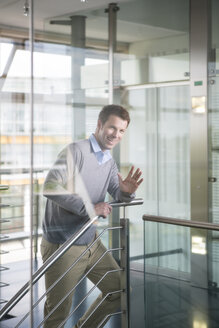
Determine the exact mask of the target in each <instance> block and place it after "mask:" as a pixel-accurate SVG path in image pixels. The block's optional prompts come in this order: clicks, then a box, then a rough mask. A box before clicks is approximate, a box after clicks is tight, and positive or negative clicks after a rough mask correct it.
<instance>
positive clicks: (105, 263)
mask: <svg viewBox="0 0 219 328" xmlns="http://www.w3.org/2000/svg"><path fill="white" fill-rule="evenodd" d="M58 248H59V245H58V244H52V243H49V242H48V241H46V240H45V239H44V238H43V239H42V242H41V254H42V258H43V261H45V260H46V259H47V258H48V257H49V256H51V255H52V254H53V253H54V252H55V251H56V250H57V249H58ZM86 248H87V246H72V247H71V248H70V249H69V250H68V251H67V252H66V253H65V254H64V255H63V256H62V257H61V258H60V259H59V260H58V261H57V262H56V263H54V264H53V265H52V266H51V268H50V269H49V270H48V272H47V273H46V274H45V284H46V289H48V288H49V286H51V284H53V283H54V282H55V281H56V280H57V279H58V278H59V277H60V276H61V275H62V274H63V273H64V272H65V271H66V270H67V269H68V268H69V267H70V266H71V264H72V263H73V262H74V261H75V260H76V259H77V258H78V257H79V256H80V255H81V254H82V253H83V251H84V250H85V249H86ZM105 251H106V248H105V247H104V246H103V244H102V242H101V241H100V240H98V241H97V243H96V244H95V245H93V246H92V248H91V249H90V250H89V251H88V252H87V253H86V255H84V256H83V257H82V258H81V260H80V261H79V262H78V263H77V264H76V265H75V266H74V267H73V269H71V270H70V271H69V272H68V273H67V275H65V277H64V278H62V280H61V281H60V282H59V283H58V284H57V285H56V286H55V287H54V288H53V289H52V290H51V291H50V292H49V293H48V294H47V299H46V302H45V306H44V317H46V316H47V314H48V313H49V312H50V311H51V310H52V309H53V307H54V306H55V305H56V304H57V303H58V302H59V301H60V300H61V299H62V298H63V297H64V296H65V295H66V294H67V293H68V292H69V291H70V290H71V289H72V288H73V287H74V286H75V285H76V283H77V282H78V281H79V279H80V278H81V277H82V276H83V275H84V274H85V273H86V272H87V271H88V270H89V269H90V268H91V267H92V265H93V264H94V263H95V262H96V261H97V260H98V259H99V258H100V257H101V255H102V254H103V253H104V252H105ZM115 269H119V266H118V264H117V263H116V261H115V260H114V258H113V257H112V255H111V254H110V253H106V254H105V256H104V257H103V258H102V259H101V261H100V262H98V264H97V265H96V266H95V267H94V269H93V270H92V271H91V272H90V273H89V274H88V276H87V277H88V278H89V279H90V280H91V281H92V282H93V283H94V284H96V283H97V282H98V281H99V280H100V279H101V278H102V277H103V276H104V275H105V274H106V272H107V271H109V270H115ZM98 288H99V289H100V291H101V294H100V295H99V296H98V298H97V299H96V300H95V301H94V303H93V304H92V305H91V306H90V308H89V309H88V311H87V312H86V313H85V314H84V315H83V317H82V318H81V319H80V320H79V321H78V323H77V325H76V326H75V327H77V328H79V327H83V328H97V327H98V324H99V323H100V322H101V321H102V320H103V319H104V318H105V317H106V316H107V315H108V314H110V313H113V312H115V311H116V310H117V309H118V308H119V306H120V293H117V294H112V295H108V296H107V298H106V299H105V300H104V301H103V302H102V303H101V305H100V306H99V307H98V309H97V310H96V311H95V313H94V314H92V315H91V316H90V317H89V315H90V314H91V313H92V311H93V309H94V308H95V307H96V306H97V305H98V304H99V303H100V302H101V301H102V300H103V298H104V297H105V296H106V295H107V294H108V293H110V292H112V291H115V290H120V272H116V273H115V272H114V273H109V274H106V276H105V277H104V279H103V280H102V281H101V282H100V283H99V284H98ZM72 296H73V293H71V294H70V295H69V296H68V298H67V299H66V300H65V301H64V303H62V304H61V305H60V306H59V307H58V308H57V309H56V310H55V311H54V313H53V314H52V315H51V316H50V317H49V318H48V319H47V320H46V322H45V324H44V328H57V327H58V326H59V325H60V324H61V323H62V321H63V320H64V319H65V318H66V317H67V315H68V314H69V311H70V309H71V304H72ZM88 317H89V318H88ZM87 318H88V319H87ZM62 327H64V326H62Z"/></svg>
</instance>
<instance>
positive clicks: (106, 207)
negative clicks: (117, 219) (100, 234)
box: [94, 202, 112, 218]
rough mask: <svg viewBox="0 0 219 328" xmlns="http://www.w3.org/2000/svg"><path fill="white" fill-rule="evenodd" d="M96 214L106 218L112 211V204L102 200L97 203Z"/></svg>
mask: <svg viewBox="0 0 219 328" xmlns="http://www.w3.org/2000/svg"><path fill="white" fill-rule="evenodd" d="M94 209H95V212H96V215H98V216H102V217H103V218H106V217H107V216H108V215H109V214H110V213H111V211H112V206H111V205H110V204H108V203H105V202H102V203H97V204H96V205H95V206H94Z"/></svg>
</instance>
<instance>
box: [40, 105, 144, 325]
mask: <svg viewBox="0 0 219 328" xmlns="http://www.w3.org/2000/svg"><path fill="white" fill-rule="evenodd" d="M129 122H130V117H129V113H128V112H127V110H126V109H124V108H123V107H122V106H117V105H108V106H105V107H104V108H103V109H102V111H101V112H100V114H99V118H98V122H97V128H96V131H95V133H94V134H93V135H91V137H90V138H89V139H86V140H81V141H77V142H74V143H72V144H70V145H68V146H67V147H66V148H65V149H64V150H63V151H62V152H61V153H60V155H59V157H58V159H57V161H56V163H55V165H54V166H53V168H52V169H51V170H50V171H49V173H48V175H47V177H46V180H45V184H44V195H45V196H46V197H47V203H46V209H45V217H44V221H43V239H42V244H41V252H42V258H43V261H45V260H46V259H47V258H48V257H49V256H50V255H51V254H52V253H53V252H54V251H56V250H57V249H58V248H59V246H60V244H62V243H64V242H65V241H66V240H67V239H68V238H69V237H71V236H72V234H74V233H75V232H77V231H78V230H79V229H80V228H81V227H82V226H83V225H84V224H85V223H86V221H87V220H88V219H89V217H92V216H96V215H98V216H101V217H104V218H106V217H107V216H108V215H109V214H110V213H111V210H112V207H111V206H110V204H109V203H107V202H105V197H106V194H107V192H108V193H109V194H110V195H111V196H112V197H113V198H114V199H115V200H118V201H131V199H133V198H134V193H135V191H136V190H137V188H138V186H139V185H140V184H141V182H142V180H143V179H141V174H142V173H141V171H140V170H139V169H137V170H136V171H135V172H134V167H132V168H131V170H130V172H129V173H128V176H127V177H126V178H125V179H124V180H123V178H122V176H121V174H120V173H118V169H117V166H116V163H115V161H114V160H113V158H112V156H111V154H110V150H111V149H113V147H114V146H116V144H118V143H119V142H120V141H121V139H122V137H123V135H124V133H125V131H126V129H127V127H128V125H129ZM95 237H96V225H95V224H94V225H92V226H91V227H90V228H89V229H88V230H87V231H86V232H85V233H84V234H83V235H82V236H81V237H80V238H79V239H78V240H77V242H76V243H75V244H74V245H73V246H72V247H71V248H70V249H69V250H68V251H67V252H66V253H65V254H64V255H63V256H62V257H61V258H60V259H59V260H58V261H57V262H56V263H55V264H54V265H53V266H52V267H51V268H50V269H49V270H48V272H47V273H46V276H45V280H46V288H47V289H48V288H49V286H50V285H52V284H53V283H54V282H55V281H56V280H57V279H58V278H59V277H60V276H61V275H62V274H63V273H64V272H65V271H66V270H67V269H68V268H69V267H70V265H71V264H72V263H73V262H74V261H75V260H76V258H78V257H79V256H80V254H82V253H83V251H84V250H85V249H86V248H87V245H89V244H90V243H92V242H93V241H94V239H95ZM104 252H105V248H104V246H103V244H102V243H101V241H100V240H99V241H98V242H97V243H96V244H95V245H94V246H92V248H91V249H90V251H89V252H88V253H87V254H86V255H85V256H83V257H82V258H81V260H80V261H79V262H78V263H77V264H76V266H74V268H73V269H72V270H70V271H69V272H68V273H67V275H66V276H65V277H64V278H63V279H62V280H61V281H60V282H59V283H58V284H57V286H56V287H54V288H53V289H52V290H51V291H50V292H49V293H48V295H47V300H46V302H45V307H44V315H45V317H46V316H47V314H48V313H49V312H50V311H51V310H52V309H53V307H54V306H55V305H56V304H57V303H58V302H59V301H60V300H61V299H62V298H63V297H64V296H65V295H66V294H67V293H68V292H69V291H70V290H71V289H72V287H73V286H75V284H76V283H77V282H78V281H79V279H80V278H81V277H82V276H83V275H84V274H85V273H86V272H88V270H89V269H90V268H91V267H92V266H93V265H94V263H95V262H96V261H97V259H98V258H100V257H101V255H102V254H103V253H104ZM118 268H119V267H118V264H117V263H116V261H115V260H114V259H113V257H112V256H111V254H109V253H107V254H106V255H105V256H104V257H103V258H102V259H101V261H100V262H98V264H97V265H96V266H95V267H94V269H93V270H92V271H91V272H89V274H88V278H89V279H90V280H91V281H92V282H93V283H94V284H97V283H98V281H99V280H100V279H101V278H102V277H103V276H104V275H105V273H106V272H107V271H109V270H115V269H118ZM98 288H99V289H100V291H101V294H100V295H99V297H98V298H97V300H96V301H95V302H94V303H93V304H92V305H91V307H90V308H89V309H88V311H87V312H86V313H85V314H84V316H83V317H82V318H81V319H80V320H79V321H78V323H77V325H76V326H75V327H77V328H79V327H80V326H83V327H84V328H96V327H98V324H100V323H101V321H102V320H103V319H104V318H105V317H106V316H107V315H108V314H109V313H113V312H115V311H116V310H117V308H118V307H119V305H120V295H119V294H109V295H108V297H106V299H104V296H106V295H107V294H108V293H110V291H114V290H119V289H120V275H119V272H114V273H111V274H107V275H105V277H104V279H102V280H101V281H100V282H99V283H98ZM71 300H72V294H70V295H69V296H68V298H67V299H66V300H65V301H64V303H63V304H61V305H60V306H59V307H58V309H57V310H56V311H54V313H53V314H52V315H51V316H50V317H49V318H48V319H47V320H46V323H45V325H44V327H45V328H56V327H58V326H59V325H60V324H61V323H62V322H63V320H64V319H65V318H66V317H67V315H68V313H69V311H70V308H71ZM96 306H97V310H96V312H95V313H94V314H93V313H92V312H93V309H94V308H95V307H96Z"/></svg>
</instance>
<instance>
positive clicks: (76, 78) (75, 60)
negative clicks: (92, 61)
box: [71, 16, 86, 140]
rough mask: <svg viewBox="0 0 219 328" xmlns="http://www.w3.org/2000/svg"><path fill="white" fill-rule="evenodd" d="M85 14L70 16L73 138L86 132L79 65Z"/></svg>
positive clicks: (83, 97) (76, 138) (82, 58)
mask: <svg viewBox="0 0 219 328" xmlns="http://www.w3.org/2000/svg"><path fill="white" fill-rule="evenodd" d="M85 20H86V17H85V16H72V17H71V46H72V49H71V58H72V70H71V71H72V74H71V77H72V97H73V103H72V107H73V126H74V136H73V139H74V140H78V139H83V138H84V137H85V134H86V126H85V124H86V113H85V112H86V110H85V90H82V89H81V67H82V66H83V65H84V63H85Z"/></svg>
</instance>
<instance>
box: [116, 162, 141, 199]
mask: <svg viewBox="0 0 219 328" xmlns="http://www.w3.org/2000/svg"><path fill="white" fill-rule="evenodd" d="M141 175H142V172H141V170H140V169H137V170H136V171H135V172H134V166H132V167H131V170H130V171H129V173H128V175H127V177H126V178H125V179H124V180H123V179H122V175H121V173H118V177H119V186H120V190H121V191H123V192H127V193H129V194H133V193H134V192H135V191H136V190H137V189H138V187H139V185H140V184H141V183H142V181H143V178H141Z"/></svg>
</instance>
